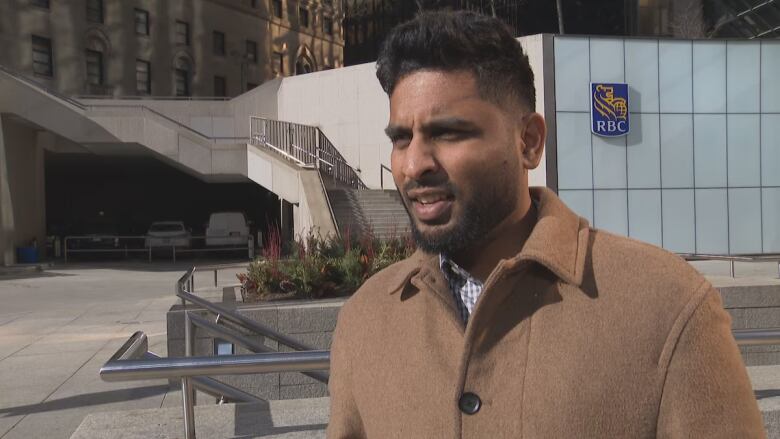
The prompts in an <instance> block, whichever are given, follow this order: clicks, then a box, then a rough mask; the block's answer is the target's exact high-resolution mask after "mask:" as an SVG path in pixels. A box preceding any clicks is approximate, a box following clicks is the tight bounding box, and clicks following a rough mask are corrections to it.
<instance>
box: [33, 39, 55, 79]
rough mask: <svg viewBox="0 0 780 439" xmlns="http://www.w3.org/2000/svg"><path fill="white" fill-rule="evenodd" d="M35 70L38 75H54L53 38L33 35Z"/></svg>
mask: <svg viewBox="0 0 780 439" xmlns="http://www.w3.org/2000/svg"><path fill="white" fill-rule="evenodd" d="M32 57H33V72H34V73H35V74H36V75H43V76H49V77H52V76H54V63H53V62H52V54H51V40H50V39H48V38H43V37H39V36H37V35H33V36H32Z"/></svg>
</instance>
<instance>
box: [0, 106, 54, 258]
mask: <svg viewBox="0 0 780 439" xmlns="http://www.w3.org/2000/svg"><path fill="white" fill-rule="evenodd" d="M45 209H46V199H45V182H44V152H43V147H42V146H41V145H39V144H38V139H37V135H36V130H35V129H33V128H32V127H30V126H25V125H22V124H20V123H19V122H17V121H14V120H11V119H9V118H8V116H0V265H12V264H14V263H15V262H16V254H15V253H16V247H20V246H28V245H30V243H31V242H32V241H33V240H36V241H37V244H38V248H39V250H40V249H43V248H45V237H46V215H45Z"/></svg>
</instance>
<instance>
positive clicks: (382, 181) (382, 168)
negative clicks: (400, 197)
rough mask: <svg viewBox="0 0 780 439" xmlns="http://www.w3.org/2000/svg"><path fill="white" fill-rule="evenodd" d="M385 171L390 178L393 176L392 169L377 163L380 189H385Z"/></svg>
mask: <svg viewBox="0 0 780 439" xmlns="http://www.w3.org/2000/svg"><path fill="white" fill-rule="evenodd" d="M385 171H387V172H389V173H390V178H392V177H393V170H392V169H390V168H388V167H387V166H385V165H383V164H381V163H380V164H379V187H380V188H382V190H384V189H385Z"/></svg>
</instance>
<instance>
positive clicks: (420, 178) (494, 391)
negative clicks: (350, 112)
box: [328, 12, 765, 438]
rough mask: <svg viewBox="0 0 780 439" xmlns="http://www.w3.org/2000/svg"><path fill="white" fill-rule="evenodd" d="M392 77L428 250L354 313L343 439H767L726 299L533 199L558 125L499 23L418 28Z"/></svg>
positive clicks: (345, 333)
mask: <svg viewBox="0 0 780 439" xmlns="http://www.w3.org/2000/svg"><path fill="white" fill-rule="evenodd" d="M377 77H378V78H379V80H380V82H381V84H382V87H383V88H384V90H385V91H386V92H387V93H388V95H389V97H390V121H389V124H388V127H387V130H386V131H387V134H388V136H389V137H390V139H391V140H392V143H393V150H392V156H391V164H392V171H393V178H394V180H395V183H396V185H397V187H398V189H399V193H400V194H401V197H402V199H403V200H404V203H405V205H406V207H407V209H408V211H409V216H410V218H411V221H412V225H413V236H414V238H415V240H416V242H417V245H418V249H419V250H418V251H417V253H415V255H414V256H412V257H411V258H409V259H407V260H405V261H402V262H399V263H397V264H395V265H393V266H391V267H389V268H387V269H386V270H384V271H382V272H380V273H378V274H377V275H375V276H374V277H372V278H371V279H369V280H368V281H367V282H366V283H365V285H364V286H363V287H362V288H361V289H360V290H359V291H358V292H357V293H356V294H355V295H354V296H353V297H352V298H351V299H350V300H349V301H348V302H347V303H346V304H345V305H344V307H343V309H342V311H341V314H340V315H339V322H338V325H337V328H336V333H335V336H334V337H335V338H334V342H333V347H332V368H331V380H330V392H331V393H330V394H331V419H330V425H329V426H328V434H329V436H330V437H332V438H359V437H369V438H376V437H402V438H418V437H419V438H454V437H467V438H498V437H513V438H517V437H527V438H649V437H662V438H716V437H717V438H760V437H764V435H765V433H764V430H763V425H762V420H761V415H760V412H759V411H758V407H757V404H756V401H755V398H754V396H753V394H752V391H751V385H750V382H749V381H748V377H747V374H746V372H745V367H744V365H743V363H742V360H741V357H740V354H739V351H738V349H737V347H736V344H735V343H734V340H733V338H732V336H731V331H730V321H729V317H728V315H727V314H726V312H725V311H724V310H723V308H722V305H721V301H720V297H719V295H718V292H717V291H716V290H715V289H714V288H712V286H711V285H710V284H709V283H708V282H707V281H705V280H704V279H703V278H702V277H701V276H700V275H699V274H698V273H697V272H696V271H695V270H694V269H693V268H691V267H690V266H689V265H688V264H687V263H685V262H684V261H683V260H681V259H680V258H678V257H676V256H674V255H671V254H669V253H667V252H665V251H663V250H661V249H659V248H656V247H653V246H650V245H647V244H643V243H641V242H637V241H634V240H630V239H627V238H622V237H618V236H614V235H611V234H609V233H606V232H602V231H598V230H594V229H591V228H589V227H588V224H587V221H586V220H584V219H582V218H579V217H578V216H577V215H575V214H574V213H573V212H572V211H570V210H569V209H568V208H567V207H566V206H565V205H564V204H563V203H562V202H561V201H560V200H559V199H558V198H557V197H556V196H555V194H554V193H553V192H551V191H550V190H547V189H544V188H530V189H529V187H528V171H529V170H530V169H533V168H535V167H536V166H537V165H538V164H539V161H540V158H541V156H542V150H543V143H544V138H545V134H546V128H545V123H544V120H543V118H542V117H541V116H540V115H539V114H536V113H534V101H535V91H534V86H533V73H532V72H531V69H530V67H529V64H528V59H527V57H526V56H525V55H524V54H523V51H522V48H521V46H520V44H519V43H518V42H517V41H516V40H515V39H513V38H512V36H511V34H510V33H509V31H508V30H507V29H506V28H505V27H504V26H503V25H501V23H500V22H499V21H498V20H495V19H491V18H487V17H483V16H479V15H475V14H472V13H465V12H459V13H451V12H448V13H429V14H423V15H420V16H418V17H417V18H415V19H414V20H412V21H410V22H407V23H405V24H402V25H401V26H399V27H398V28H396V29H395V30H394V31H393V32H392V33H391V34H390V35H389V36H388V38H387V40H386V42H385V45H384V48H383V51H382V53H381V56H380V58H379V60H378V63H377Z"/></svg>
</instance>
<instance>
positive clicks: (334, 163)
mask: <svg viewBox="0 0 780 439" xmlns="http://www.w3.org/2000/svg"><path fill="white" fill-rule="evenodd" d="M249 135H250V139H251V140H250V141H251V142H252V144H254V145H263V146H266V147H270V148H271V149H273V150H275V151H277V152H282V153H283V155H284V156H285V157H288V158H294V161H295V162H296V163H298V164H301V163H303V164H304V165H316V166H317V168H318V169H321V165H325V166H326V169H325V172H326V173H328V174H329V175H331V176H333V178H334V179H335V180H338V181H340V182H342V183H345V184H348V185H349V186H351V187H354V188H356V189H365V188H366V187H367V186H366V185H365V184H364V183H363V181H362V180H361V179H360V176H359V175H358V171H356V170H355V169H354V168H353V167H352V166H350V165H349V163H347V161H346V159H344V157H343V156H342V155H341V153H339V151H338V149H336V147H335V146H333V143H332V142H331V141H330V139H328V137H327V136H326V135H325V133H323V132H322V130H321V129H320V128H318V127H314V126H309V125H302V124H298V123H293V122H285V121H279V120H271V119H266V118H263V117H257V116H250V118H249ZM325 155H327V156H329V159H330V160H325V159H324V158H323V156H325Z"/></svg>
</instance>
